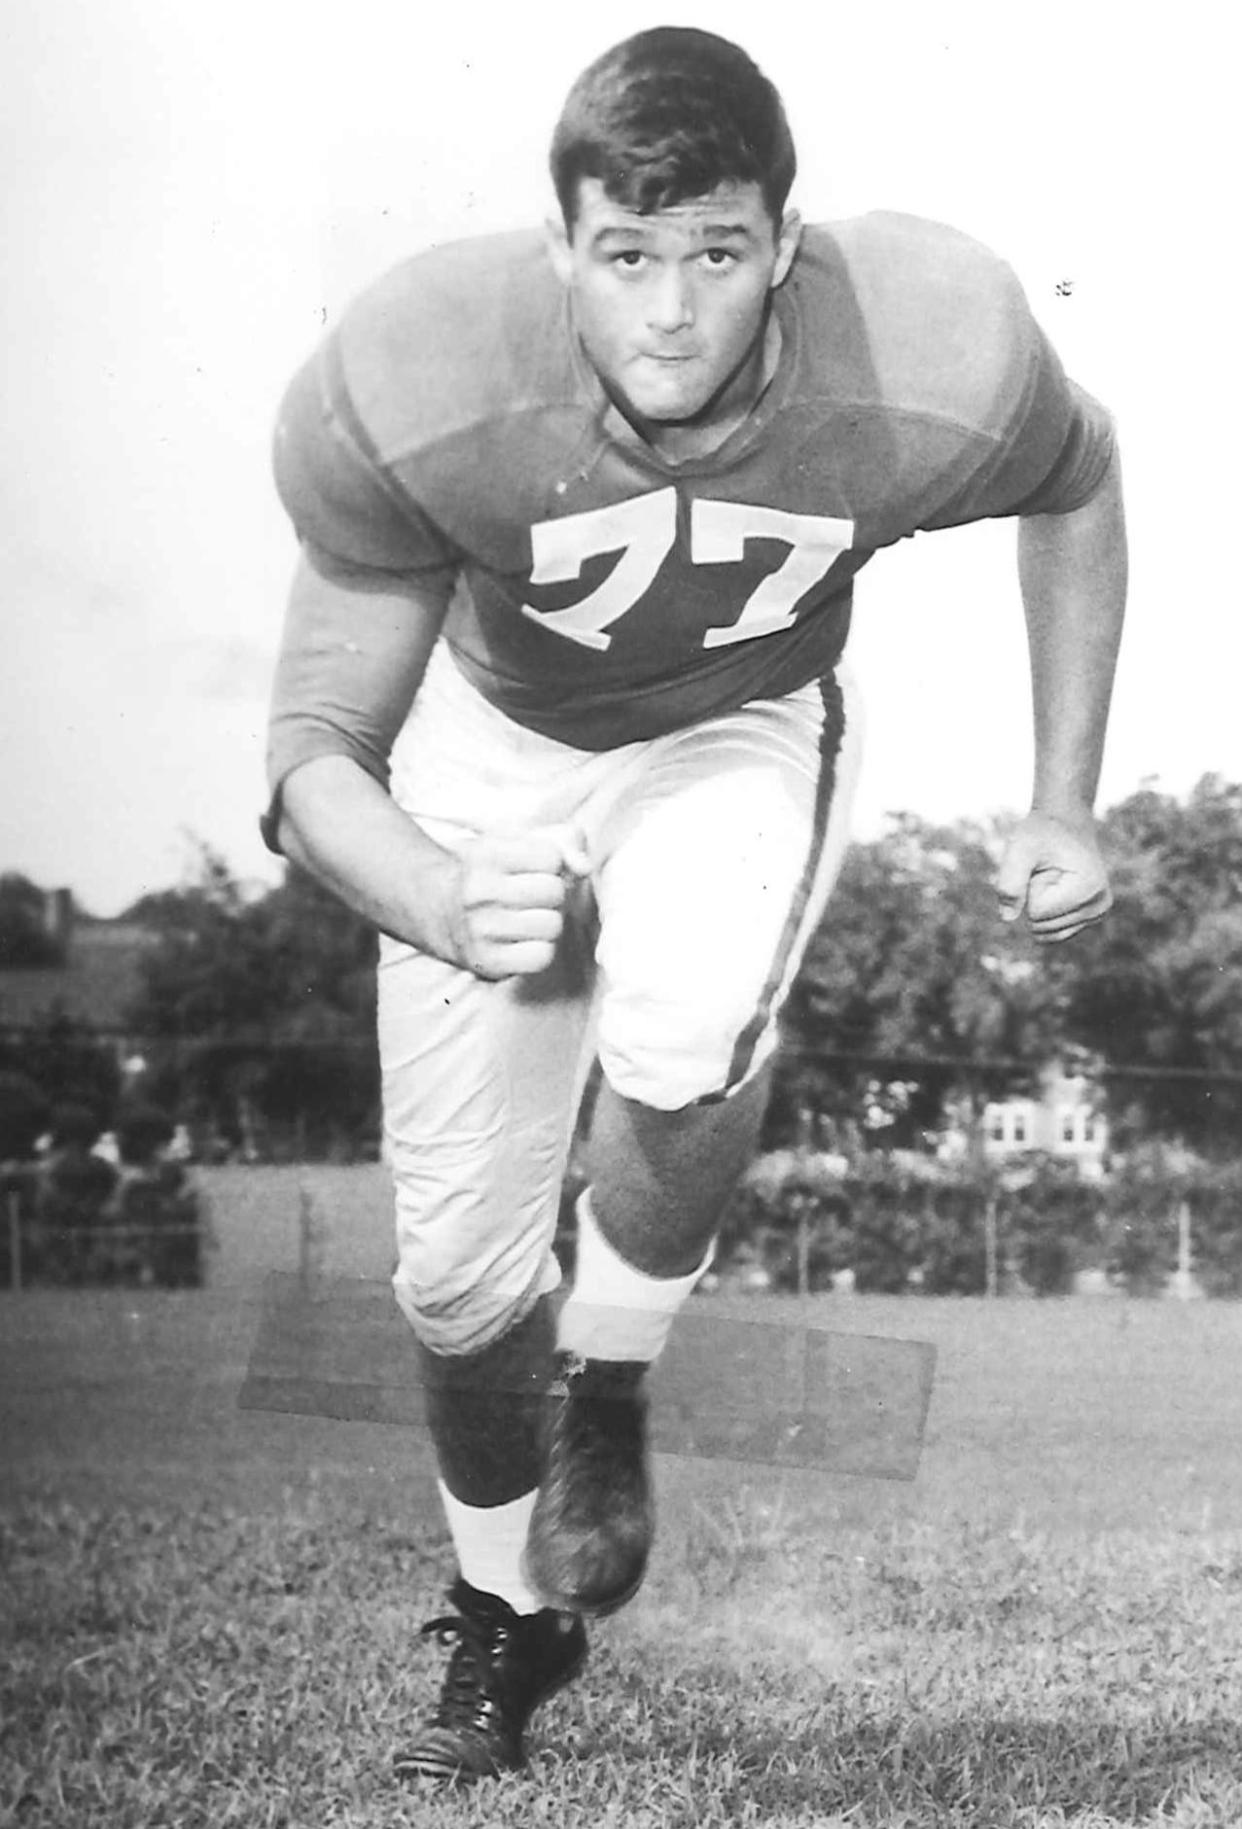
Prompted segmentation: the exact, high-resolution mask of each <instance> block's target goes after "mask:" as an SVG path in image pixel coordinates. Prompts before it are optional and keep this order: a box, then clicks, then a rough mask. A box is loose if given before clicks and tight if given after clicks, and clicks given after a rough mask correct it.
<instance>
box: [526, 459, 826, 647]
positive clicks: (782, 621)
mask: <svg viewBox="0 0 1242 1829" xmlns="http://www.w3.org/2000/svg"><path fill="white" fill-rule="evenodd" d="M676 538H677V491H676V490H675V489H673V488H668V489H656V490H654V491H652V492H651V493H650V494H647V495H637V496H633V497H631V498H630V500H629V501H625V502H615V503H613V504H611V505H610V506H609V507H607V508H592V509H590V510H588V512H586V513H585V514H570V515H565V516H564V517H563V518H562V519H560V520H556V521H538V522H536V524H535V525H534V526H533V527H532V528H531V552H532V555H533V558H534V566H533V569H532V571H531V575H530V581H531V583H532V584H565V583H568V582H569V581H571V580H572V579H574V578H577V577H578V576H579V575H580V573H581V571H582V566H583V563H584V562H585V561H586V560H587V559H590V558H595V557H598V556H601V555H603V554H605V553H612V552H619V553H620V557H619V559H618V560H617V563H616V565H615V566H614V567H613V569H612V570H611V572H609V574H608V576H607V577H606V578H605V579H604V581H603V583H602V584H599V585H597V586H596V588H595V589H594V590H593V591H590V592H588V594H587V595H586V596H585V597H584V598H583V599H582V600H581V602H580V603H575V604H571V605H570V606H569V608H568V609H563V610H538V609H535V608H534V607H533V606H532V605H531V604H528V603H524V604H523V605H522V614H523V615H524V616H529V617H531V618H532V620H534V621H535V622H537V623H539V624H540V625H541V627H543V628H545V629H552V630H553V631H554V632H555V633H556V634H558V635H563V636H564V637H565V638H566V640H568V641H574V642H577V643H579V645H580V646H582V647H584V648H594V649H597V650H599V651H601V652H602V651H603V650H604V649H606V648H607V647H608V646H609V645H610V643H611V641H612V637H611V636H610V635H609V634H608V630H609V629H610V628H611V627H612V625H613V623H615V622H617V621H619V620H620V618H621V617H622V616H624V615H625V614H626V612H627V611H628V610H631V609H633V608H634V606H635V604H637V603H638V602H639V601H640V599H641V598H642V597H643V595H644V594H645V592H646V591H648V590H649V589H650V588H651V585H652V584H653V583H654V582H655V577H656V573H657V572H658V571H659V569H660V567H661V565H662V564H663V563H664V561H665V559H666V558H667V557H668V555H669V553H670V552H671V551H672V549H673V545H674V542H675V540H676ZM853 539H854V523H853V521H845V520H839V519H836V518H834V517H833V516H832V515H826V514H793V513H791V512H790V511H789V510H788V509H784V508H765V507H761V506H758V505H756V504H754V503H749V502H722V501H712V500H705V501H698V500H696V501H694V502H692V503H691V505H690V560H691V563H692V564H694V565H729V564H736V563H738V562H739V561H740V560H741V558H742V557H743V553H744V549H745V545H746V542H747V540H780V541H783V542H784V543H785V544H786V545H787V546H788V547H789V552H788V555H787V556H786V558H785V559H784V560H783V562H782V563H781V564H780V565H779V566H777V568H776V570H775V571H773V572H770V573H769V574H768V575H767V577H765V578H763V579H761V581H760V582H759V584H758V585H757V586H756V587H755V589H754V590H753V591H752V592H751V593H750V595H749V597H748V598H747V599H746V602H745V603H744V604H743V606H742V609H741V613H740V614H739V616H738V617H737V620H736V621H735V622H733V623H731V624H729V625H728V626H726V627H721V628H710V629H708V630H707V631H706V632H705V634H704V636H703V646H704V647H705V648H724V647H728V646H729V645H730V644H732V643H734V642H739V641H752V640H754V639H755V638H756V637H757V636H760V635H772V634H775V633H776V631H777V630H779V629H788V628H791V627H792V626H793V623H794V621H795V619H796V616H797V610H798V605H799V604H800V603H801V601H802V599H803V598H804V597H805V596H806V594H807V592H808V591H809V590H811V589H812V588H813V587H814V586H815V585H816V584H818V583H819V582H820V581H821V579H823V578H825V577H826V576H827V575H828V573H829V571H831V569H832V567H833V565H834V564H835V562H836V561H837V560H838V559H839V558H840V557H841V555H842V553H844V552H847V551H848V550H849V548H850V546H851V545H852V543H853Z"/></svg>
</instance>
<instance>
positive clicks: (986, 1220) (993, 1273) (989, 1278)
mask: <svg viewBox="0 0 1242 1829" xmlns="http://www.w3.org/2000/svg"><path fill="white" fill-rule="evenodd" d="M983 1253H984V1264H985V1271H984V1275H985V1279H986V1286H987V1293H988V1294H989V1295H990V1296H995V1295H999V1293H1000V1264H999V1261H998V1252H997V1248H996V1196H995V1194H989V1195H988V1197H987V1200H986V1202H985V1203H984V1208H983ZM976 1261H977V1260H976Z"/></svg>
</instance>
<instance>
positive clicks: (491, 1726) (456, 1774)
mask: <svg viewBox="0 0 1242 1829" xmlns="http://www.w3.org/2000/svg"><path fill="white" fill-rule="evenodd" d="M449 1600H450V1601H451V1602H452V1604H453V1606H454V1607H455V1608H456V1609H457V1611H456V1612H455V1613H449V1614H445V1615H443V1616H442V1617H441V1618H438V1619H432V1620H428V1621H427V1624H426V1625H425V1626H424V1627H423V1628H422V1630H423V1633H424V1635H427V1636H434V1637H436V1638H438V1639H439V1640H440V1642H441V1643H442V1644H451V1645H452V1647H453V1650H452V1655H451V1656H450V1658H449V1663H448V1669H447V1671H446V1672H445V1675H444V1684H443V1687H442V1689H441V1692H440V1702H439V1706H438V1707H437V1708H436V1710H435V1713H434V1714H433V1715H432V1716H431V1717H430V1719H429V1720H427V1721H426V1722H424V1723H423V1724H422V1725H421V1726H420V1727H419V1728H417V1729H416V1730H415V1733H414V1737H413V1739H412V1740H411V1742H410V1744H409V1745H408V1746H407V1747H406V1748H404V1750H403V1751H402V1752H400V1753H398V1754H397V1756H396V1757H395V1758H394V1760H393V1771H394V1773H395V1775H396V1776H397V1778H399V1779H402V1780H411V1779H417V1778H427V1779H433V1780H435V1781H436V1782H438V1783H440V1784H472V1783H473V1782H474V1781H475V1780H476V1779H479V1778H495V1777H498V1776H499V1774H500V1773H502V1772H515V1771H517V1770H519V1769H520V1768H521V1766H523V1765H524V1764H525V1759H526V1755H525V1751H524V1748H523V1744H522V1740H523V1734H524V1732H525V1729H526V1724H527V1722H528V1721H529V1719H530V1717H531V1715H532V1714H533V1712H534V1710H535V1709H536V1708H537V1707H538V1706H539V1704H540V1703H541V1702H546V1701H547V1699H548V1697H549V1696H551V1695H554V1694H555V1693H556V1691H557V1690H558V1689H561V1688H563V1687H564V1685H565V1684H566V1683H568V1682H569V1681H570V1679H571V1678H572V1677H575V1676H576V1675H577V1674H578V1672H579V1670H581V1668H582V1666H583V1664H584V1663H585V1662H586V1654H587V1639H586V1630H585V1628H584V1627H583V1624H582V1621H581V1620H580V1619H576V1618H574V1617H573V1616H572V1615H570V1614H566V1613H563V1612H554V1611H553V1610H552V1609H550V1608H548V1609H545V1610H544V1611H543V1612H541V1613H532V1614H521V1613H515V1612H514V1611H513V1608H512V1607H510V1606H509V1605H508V1603H507V1602H506V1601H503V1600H501V1599H499V1598H498V1597H497V1596H496V1595H494V1594H484V1593H482V1592H480V1590H479V1589H478V1588H472V1587H471V1585H470V1583H469V1582H468V1581H466V1580H465V1578H464V1577H462V1576H459V1577H458V1579H457V1581H456V1582H455V1583H454V1584H453V1586H452V1588H450V1590H449Z"/></svg>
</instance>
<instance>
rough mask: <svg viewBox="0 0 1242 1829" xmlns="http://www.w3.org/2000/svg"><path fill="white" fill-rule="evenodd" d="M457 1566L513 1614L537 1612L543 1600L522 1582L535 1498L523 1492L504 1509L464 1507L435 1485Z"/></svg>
mask: <svg viewBox="0 0 1242 1829" xmlns="http://www.w3.org/2000/svg"><path fill="white" fill-rule="evenodd" d="M438 1484H439V1487H440V1500H441V1503H442V1504H443V1506H444V1515H445V1517H446V1518H447V1519H448V1527H449V1530H450V1531H451V1533H452V1537H453V1548H454V1549H455V1550H456V1551H457V1563H458V1567H459V1568H460V1569H461V1572H462V1574H463V1575H464V1576H465V1578H466V1580H467V1581H468V1582H469V1583H470V1586H471V1587H472V1588H478V1589H479V1591H480V1593H483V1594H497V1595H499V1597H500V1599H501V1600H507V1601H508V1603H509V1605H510V1606H511V1607H512V1608H513V1611H514V1612H515V1613H538V1612H539V1611H540V1610H541V1609H542V1607H543V1602H542V1601H541V1600H540V1599H538V1597H537V1596H536V1595H535V1594H534V1593H532V1591H531V1590H530V1588H528V1587H527V1585H526V1583H525V1581H524V1580H523V1579H522V1551H523V1550H524V1549H525V1548H526V1532H527V1528H528V1526H529V1524H530V1515H531V1513H532V1512H533V1511H534V1509H535V1494H534V1493H533V1492H524V1493H523V1494H522V1496H521V1498H520V1499H510V1500H509V1502H508V1504H506V1505H467V1504H465V1502H464V1501H463V1500H461V1499H458V1498H455V1497H454V1495H453V1494H452V1493H451V1492H450V1491H449V1489H448V1487H447V1486H446V1485H445V1484H444V1481H443V1480H440V1481H439V1482H438Z"/></svg>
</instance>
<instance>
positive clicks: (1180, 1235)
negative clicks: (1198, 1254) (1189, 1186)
mask: <svg viewBox="0 0 1242 1829" xmlns="http://www.w3.org/2000/svg"><path fill="white" fill-rule="evenodd" d="M1193 1261H1194V1259H1193V1253H1192V1248H1191V1239H1190V1202H1189V1201H1188V1200H1183V1201H1180V1202H1179V1203H1178V1208H1177V1269H1176V1270H1175V1271H1174V1273H1173V1294H1174V1295H1175V1296H1177V1297H1178V1298H1179V1299H1180V1300H1181V1301H1183V1302H1187V1301H1189V1300H1190V1297H1191V1296H1192V1295H1193V1294H1194V1293H1195V1280H1194V1273H1193V1269H1192V1265H1193Z"/></svg>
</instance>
